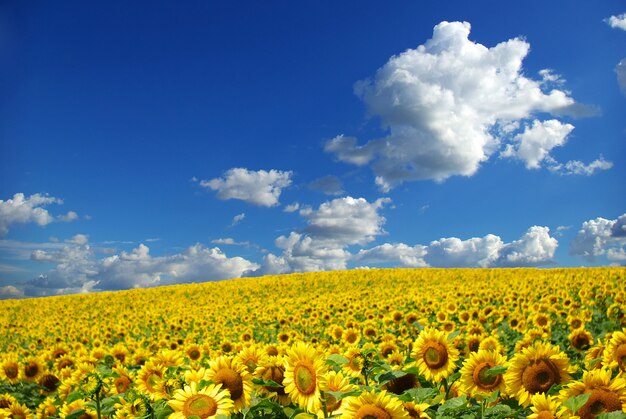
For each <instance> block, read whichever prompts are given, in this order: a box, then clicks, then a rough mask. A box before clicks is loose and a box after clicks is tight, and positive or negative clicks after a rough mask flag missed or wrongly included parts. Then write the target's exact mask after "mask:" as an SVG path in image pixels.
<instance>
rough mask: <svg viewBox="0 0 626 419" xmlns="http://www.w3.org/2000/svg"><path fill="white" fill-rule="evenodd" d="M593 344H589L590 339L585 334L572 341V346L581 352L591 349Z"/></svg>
mask: <svg viewBox="0 0 626 419" xmlns="http://www.w3.org/2000/svg"><path fill="white" fill-rule="evenodd" d="M590 343H591V342H589V337H588V336H587V335H584V334H582V333H581V334H578V335H576V336H575V337H574V339H572V346H573V347H574V348H576V349H578V350H579V351H582V350H584V349H587V348H589V345H590Z"/></svg>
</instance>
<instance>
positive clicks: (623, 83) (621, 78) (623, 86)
mask: <svg viewBox="0 0 626 419" xmlns="http://www.w3.org/2000/svg"><path fill="white" fill-rule="evenodd" d="M615 72H616V73H617V84H618V85H619V88H620V90H621V91H622V93H623V94H624V95H626V58H622V59H621V60H620V62H619V63H617V66H615Z"/></svg>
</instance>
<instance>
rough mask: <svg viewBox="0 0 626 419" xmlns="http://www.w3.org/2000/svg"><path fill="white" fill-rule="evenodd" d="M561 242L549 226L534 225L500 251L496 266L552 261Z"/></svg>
mask: <svg viewBox="0 0 626 419" xmlns="http://www.w3.org/2000/svg"><path fill="white" fill-rule="evenodd" d="M558 245H559V242H558V241H557V240H556V239H555V238H554V237H550V229H549V228H548V227H539V226H533V227H531V228H529V229H528V231H527V232H526V233H524V235H523V236H522V237H521V238H520V239H519V240H515V241H513V242H511V243H508V244H505V245H504V246H502V248H501V249H500V251H499V255H498V259H497V260H496V262H495V265H496V266H516V267H517V266H540V265H546V264H549V263H552V260H553V258H554V252H555V251H556V248H557V247H558Z"/></svg>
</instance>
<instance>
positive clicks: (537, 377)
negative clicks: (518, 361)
mask: <svg viewBox="0 0 626 419" xmlns="http://www.w3.org/2000/svg"><path fill="white" fill-rule="evenodd" d="M560 381H561V376H560V375H559V371H558V370H557V368H556V367H555V366H554V364H553V363H552V362H551V361H550V360H549V359H540V360H538V361H536V362H533V363H531V364H530V365H528V366H527V367H526V369H525V370H524V372H523V373H522V384H523V385H524V388H525V389H526V390H527V391H528V392H529V393H530V394H535V393H539V392H542V393H545V392H546V391H548V389H550V387H552V384H558V383H560Z"/></svg>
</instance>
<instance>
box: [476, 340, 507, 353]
mask: <svg viewBox="0 0 626 419" xmlns="http://www.w3.org/2000/svg"><path fill="white" fill-rule="evenodd" d="M478 349H479V350H485V351H494V352H498V353H499V354H501V353H503V352H504V348H503V347H502V345H501V344H500V342H499V341H498V338H497V337H495V336H488V337H486V338H484V339H482V340H481V342H480V344H479V345H478Z"/></svg>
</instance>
